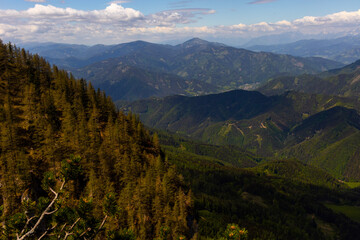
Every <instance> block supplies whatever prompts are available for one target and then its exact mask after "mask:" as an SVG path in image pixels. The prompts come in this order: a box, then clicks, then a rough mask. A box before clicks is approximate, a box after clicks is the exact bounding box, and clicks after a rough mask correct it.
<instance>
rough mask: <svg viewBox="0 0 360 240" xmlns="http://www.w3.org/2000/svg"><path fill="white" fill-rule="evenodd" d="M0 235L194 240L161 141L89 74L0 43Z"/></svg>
mask: <svg viewBox="0 0 360 240" xmlns="http://www.w3.org/2000/svg"><path fill="white" fill-rule="evenodd" d="M0 92H1V94H0V130H1V146H0V219H1V239H15V238H16V235H15V234H18V239H35V238H36V239H39V238H40V237H45V238H46V239H50V238H51V239H52V238H53V237H54V236H55V237H58V238H61V239H63V238H64V239H66V238H68V237H69V238H72V239H94V238H97V239H105V238H107V239H123V238H128V239H130V238H131V239H133V238H136V239H154V238H155V237H160V235H162V234H165V233H164V231H165V230H164V229H167V230H166V234H168V236H169V238H171V239H175V238H178V237H179V236H186V237H187V238H190V237H191V235H192V234H193V232H192V230H193V229H192V224H193V222H192V218H191V212H192V210H191V209H192V200H191V196H190V195H189V194H188V192H187V190H186V189H187V187H186V186H185V185H184V183H183V182H182V179H181V178H180V177H179V175H178V174H177V172H176V171H175V169H174V167H172V166H171V165H170V164H169V163H168V162H167V161H165V160H164V158H163V157H162V156H161V154H160V148H159V145H158V142H157V140H156V139H152V137H151V136H150V135H149V133H148V132H147V130H146V129H145V128H144V127H143V125H142V124H141V123H140V122H139V120H138V118H137V117H136V116H134V115H131V114H130V115H128V116H125V115H124V114H123V113H121V112H118V111H117V110H116V108H115V106H114V104H113V102H112V101H111V99H110V98H109V97H107V96H106V95H105V94H104V93H103V92H101V91H96V90H95V89H94V88H93V87H92V85H91V84H89V85H88V84H86V83H85V81H84V80H76V79H74V77H73V76H71V75H69V74H68V73H67V72H66V71H64V70H59V69H58V68H57V67H55V66H54V67H50V65H49V63H48V62H46V61H45V60H44V59H43V58H40V57H39V56H37V55H30V54H28V53H27V52H26V51H25V50H20V49H18V48H15V47H14V46H12V45H10V44H6V45H5V44H3V43H1V42H0Z"/></svg>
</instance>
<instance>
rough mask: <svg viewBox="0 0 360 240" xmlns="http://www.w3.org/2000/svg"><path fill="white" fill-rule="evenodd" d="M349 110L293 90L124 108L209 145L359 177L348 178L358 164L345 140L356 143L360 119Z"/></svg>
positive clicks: (350, 104) (339, 101)
mask: <svg viewBox="0 0 360 240" xmlns="http://www.w3.org/2000/svg"><path fill="white" fill-rule="evenodd" d="M348 108H354V109H357V110H358V109H359V104H358V101H357V100H356V99H348V98H340V97H331V96H323V95H315V94H313V95H310V94H301V93H296V92H288V93H286V94H283V95H281V96H273V97H266V96H264V95H262V94H261V93H259V92H251V91H244V90H236V91H230V92H226V93H221V94H213V95H208V96H199V97H183V96H173V97H166V98H163V99H149V100H141V101H137V102H133V103H131V104H128V105H125V106H123V109H124V110H127V111H132V112H134V113H137V114H139V116H140V118H141V119H142V121H144V123H145V124H146V125H148V126H151V127H155V128H160V129H166V130H169V131H172V132H176V133H179V134H183V135H186V136H189V137H192V138H195V139H198V140H201V141H203V142H206V143H210V144H220V145H228V144H232V145H236V146H238V147H242V148H245V149H247V150H249V151H252V152H254V153H257V154H260V155H261V156H264V157H266V156H276V155H277V154H279V156H282V157H287V156H290V157H294V156H295V157H298V158H299V159H301V160H302V161H305V162H308V163H312V164H315V165H317V166H321V167H323V168H324V169H326V170H328V171H329V172H331V173H333V174H335V175H336V176H337V177H342V178H343V177H345V176H346V177H348V178H350V179H353V178H355V179H359V176H358V174H356V173H355V172H352V173H351V174H347V172H346V170H345V169H346V168H349V169H351V168H354V167H357V166H358V165H357V163H356V162H357V159H358V157H357V156H358V154H357V152H358V148H357V147H356V144H351V145H350V144H348V142H347V139H352V141H355V142H358V140H356V139H358V135H359V134H358V133H359V132H360V127H359V126H360V125H359V124H360V118H359V116H358V114H357V112H356V111H354V110H349V109H348ZM315 141H316V142H317V143H318V144H315ZM305 146H306V147H305ZM335 146H337V147H335ZM350 146H354V147H350ZM335 148H336V149H337V150H339V149H344V152H343V154H340V152H339V151H338V152H337V153H338V154H337V155H331V154H330V152H332V153H333V151H331V149H335ZM286 149H292V150H289V151H287V150H286ZM295 149H297V150H296V151H295ZM320 150H321V151H322V152H321V153H322V154H320ZM327 152H328V153H329V154H325V153H327ZM315 153H319V155H318V154H315ZM323 153H324V154H323ZM320 156H321V157H320ZM334 156H335V157H334ZM353 158H354V159H353ZM350 159H353V160H351V161H350Z"/></svg>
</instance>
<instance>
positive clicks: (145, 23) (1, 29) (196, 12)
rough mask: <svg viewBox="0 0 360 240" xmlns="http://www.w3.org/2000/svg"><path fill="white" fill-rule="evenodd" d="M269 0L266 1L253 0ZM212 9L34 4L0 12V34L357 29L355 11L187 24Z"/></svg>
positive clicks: (142, 35) (91, 40) (88, 37)
mask: <svg viewBox="0 0 360 240" xmlns="http://www.w3.org/2000/svg"><path fill="white" fill-rule="evenodd" d="M32 1H41V0H32ZM269 1H271V0H261V1H253V3H256V2H257V3H260V2H269ZM214 13H215V11H214V10H212V9H206V8H188V9H174V10H168V11H162V12H158V13H154V14H149V15H144V14H143V13H141V12H140V11H138V10H135V9H132V8H124V7H123V6H121V5H120V4H118V3H115V1H114V2H113V3H111V4H110V5H109V6H108V7H106V8H105V9H102V10H93V11H83V10H77V9H73V8H58V7H54V6H52V5H41V4H36V5H35V6H34V7H33V8H29V9H27V10H24V11H16V10H0V38H3V39H4V38H5V39H18V40H21V41H41V42H44V41H55V42H68V43H85V44H96V43H105V44H111V43H120V42H126V41H132V40H137V39H143V40H147V41H154V42H158V41H165V40H171V39H179V38H181V39H186V38H189V37H193V36H197V37H203V38H208V39H216V38H229V39H230V38H231V39H236V38H254V37H259V36H263V35H271V34H281V33H286V32H298V33H301V34H314V33H317V34H323V35H326V34H347V33H352V34H353V33H360V28H359V24H358V23H359V22H360V10H358V11H354V12H345V11H343V12H338V13H334V14H330V15H326V16H321V17H314V16H306V17H303V18H300V19H296V20H294V21H291V22H290V21H286V20H284V21H279V22H275V23H269V22H260V23H256V24H251V25H245V24H241V23H239V24H236V25H231V26H213V27H208V26H202V27H189V26H187V25H188V24H190V23H194V22H196V21H198V19H199V18H201V17H204V16H205V15H208V14H214Z"/></svg>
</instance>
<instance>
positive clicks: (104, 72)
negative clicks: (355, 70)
mask: <svg viewBox="0 0 360 240" xmlns="http://www.w3.org/2000/svg"><path fill="white" fill-rule="evenodd" d="M52 46H54V47H55V49H49V48H48V47H44V49H43V50H42V49H41V48H39V47H38V48H35V49H34V51H37V52H40V53H43V54H44V55H45V57H46V58H47V59H49V60H50V61H51V63H55V64H59V65H60V66H62V67H65V68H67V69H68V70H71V71H72V72H73V74H74V75H75V76H76V77H81V78H85V79H88V80H90V81H92V82H93V84H94V86H95V87H101V88H104V87H105V88H110V87H109V86H110V85H111V89H122V88H123V89H129V91H130V92H125V93H124V94H125V97H124V94H123V92H120V93H118V92H110V93H109V95H110V96H111V97H112V98H113V99H114V100H115V101H116V100H119V99H134V98H147V97H148V96H164V95H163V93H165V92H167V93H166V94H173V93H176V94H184V92H185V93H186V94H187V95H198V94H203V93H212V92H214V90H216V91H223V90H230V89H237V88H249V87H253V86H254V85H257V84H259V83H261V82H264V81H266V80H268V79H269V78H272V77H276V76H279V75H289V74H290V75H299V74H304V73H308V74H313V73H319V72H322V71H326V70H329V69H334V68H339V67H341V66H342V64H340V63H337V62H334V61H331V60H326V59H322V58H300V57H292V56H289V55H278V54H273V53H264V52H262V53H256V52H252V51H248V50H245V49H239V48H233V47H229V46H226V45H223V44H219V43H212V42H207V41H204V40H201V39H196V38H195V39H191V40H189V41H187V42H184V43H183V44H179V45H176V46H171V45H161V44H153V43H147V42H143V41H136V42H130V43H124V44H119V45H113V46H106V47H105V46H102V45H100V46H97V47H96V46H94V47H88V48H86V49H84V47H83V46H78V47H76V45H75V46H73V45H71V46H68V48H69V49H66V48H65V47H66V45H65V46H64V45H59V46H57V45H52ZM57 48H59V51H57V50H56V49H57ZM64 48H65V49H66V51H65V50H64V53H63V54H62V51H61V50H62V49H64ZM73 48H74V49H73ZM65 53H66V54H65ZM118 66H122V67H120V68H122V69H124V68H133V69H135V71H138V72H142V74H139V75H140V76H141V75H144V74H145V73H146V77H145V80H143V81H145V82H146V88H145V89H143V91H142V92H143V93H142V94H138V95H136V94H134V93H133V91H132V90H131V89H134V88H137V87H138V86H139V81H140V80H142V78H141V79H140V80H139V79H138V78H136V81H134V80H133V78H132V77H131V76H127V75H126V73H125V74H123V73H121V72H120V71H119V69H118ZM140 76H139V77H140ZM180 78H182V79H183V81H182V82H189V83H188V84H178V83H179V82H180ZM164 79H167V81H168V84H167V85H168V86H172V88H173V89H171V90H166V91H162V90H161V89H160V90H159V89H157V88H156V87H154V86H156V85H157V84H158V83H159V82H163V81H164ZM132 82H134V84H132ZM150 85H152V86H150ZM160 85H161V84H159V88H161V87H160ZM176 85H179V86H178V87H175V88H174V86H176ZM189 85H190V87H189ZM198 85H199V86H198ZM166 88H167V87H166Z"/></svg>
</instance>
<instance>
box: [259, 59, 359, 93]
mask: <svg viewBox="0 0 360 240" xmlns="http://www.w3.org/2000/svg"><path fill="white" fill-rule="evenodd" d="M257 90H258V91H260V92H262V93H264V94H266V95H276V94H282V93H284V92H286V91H300V92H305V93H317V94H325V95H337V96H342V97H354V98H357V97H359V96H360V60H359V61H356V62H354V63H352V64H350V65H347V66H345V67H343V68H339V69H333V70H330V71H326V72H323V73H321V74H318V75H300V76H296V77H295V76H284V77H278V78H274V79H272V80H271V81H269V82H267V83H266V84H264V85H263V86H260V87H259V88H258V89H257Z"/></svg>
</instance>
